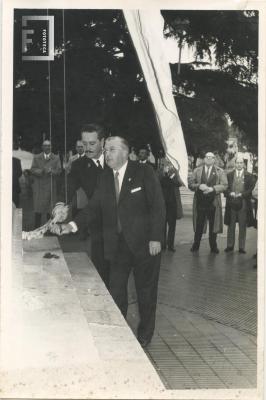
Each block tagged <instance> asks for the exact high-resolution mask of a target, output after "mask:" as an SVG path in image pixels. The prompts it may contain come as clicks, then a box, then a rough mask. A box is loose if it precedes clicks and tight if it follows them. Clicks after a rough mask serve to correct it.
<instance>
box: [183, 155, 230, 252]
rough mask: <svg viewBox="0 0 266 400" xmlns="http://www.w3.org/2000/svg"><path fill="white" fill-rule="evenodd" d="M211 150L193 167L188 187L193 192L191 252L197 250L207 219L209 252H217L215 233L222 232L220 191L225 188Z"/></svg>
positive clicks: (223, 177) (223, 175)
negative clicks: (200, 163) (200, 164)
mask: <svg viewBox="0 0 266 400" xmlns="http://www.w3.org/2000/svg"><path fill="white" fill-rule="evenodd" d="M214 162H215V156H214V154H213V153H212V152H208V153H206V154H205V157H204V163H203V165H202V166H200V167H198V168H196V169H194V171H193V173H192V176H191V177H190V178H189V180H188V181H189V182H188V187H189V189H190V190H192V191H193V192H195V194H194V198H193V227H194V231H195V235H194V242H193V245H192V247H191V251H192V252H196V251H198V250H199V247H200V241H201V237H202V234H203V233H204V232H205V231H206V222H207V220H208V221H209V244H210V248H211V253H215V254H218V253H219V249H218V247H217V233H222V232H223V216H222V200H221V193H223V192H224V191H225V190H226V189H227V177H226V174H225V173H224V171H223V170H222V169H221V168H219V167H217V166H215V165H214Z"/></svg>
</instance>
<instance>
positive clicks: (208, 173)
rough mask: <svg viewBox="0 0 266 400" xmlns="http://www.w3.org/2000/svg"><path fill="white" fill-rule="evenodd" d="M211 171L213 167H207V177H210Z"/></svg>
mask: <svg viewBox="0 0 266 400" xmlns="http://www.w3.org/2000/svg"><path fill="white" fill-rule="evenodd" d="M210 172H211V167H207V179H209V176H210Z"/></svg>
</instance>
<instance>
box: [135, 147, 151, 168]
mask: <svg viewBox="0 0 266 400" xmlns="http://www.w3.org/2000/svg"><path fill="white" fill-rule="evenodd" d="M138 162H139V164H147V165H150V166H151V167H154V164H152V163H151V162H150V161H149V150H148V148H147V147H146V146H142V147H140V148H139V151H138Z"/></svg>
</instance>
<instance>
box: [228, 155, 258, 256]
mask: <svg viewBox="0 0 266 400" xmlns="http://www.w3.org/2000/svg"><path fill="white" fill-rule="evenodd" d="M244 165H245V164H244V159H243V158H241V157H237V158H236V163H235V170H234V171H231V172H229V173H228V174H227V180H228V189H227V190H226V192H225V197H226V206H225V215H224V223H225V225H228V231H227V247H226V249H225V252H226V253H228V252H231V251H233V250H234V246H235V228H236V222H238V224H239V238H238V241H239V253H242V254H245V253H246V251H245V244H246V229H247V226H254V224H255V220H254V217H253V212H252V204H251V197H252V190H253V189H254V186H255V180H254V178H253V176H252V175H251V174H250V173H248V172H247V171H246V170H245V168H244Z"/></svg>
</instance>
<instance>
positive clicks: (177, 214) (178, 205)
mask: <svg viewBox="0 0 266 400" xmlns="http://www.w3.org/2000/svg"><path fill="white" fill-rule="evenodd" d="M158 174H159V179H160V182H161V187H162V192H163V197H164V201H165V209H166V221H165V230H164V241H163V250H165V249H166V246H167V249H168V250H169V251H172V252H175V246H174V240H175V230H176V220H177V219H181V218H182V217H183V207H182V202H181V196H180V191H179V187H180V186H182V182H181V179H180V177H179V173H178V171H176V169H175V168H174V167H173V166H172V164H171V163H170V162H169V161H168V165H165V166H164V168H163V170H162V171H158Z"/></svg>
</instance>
